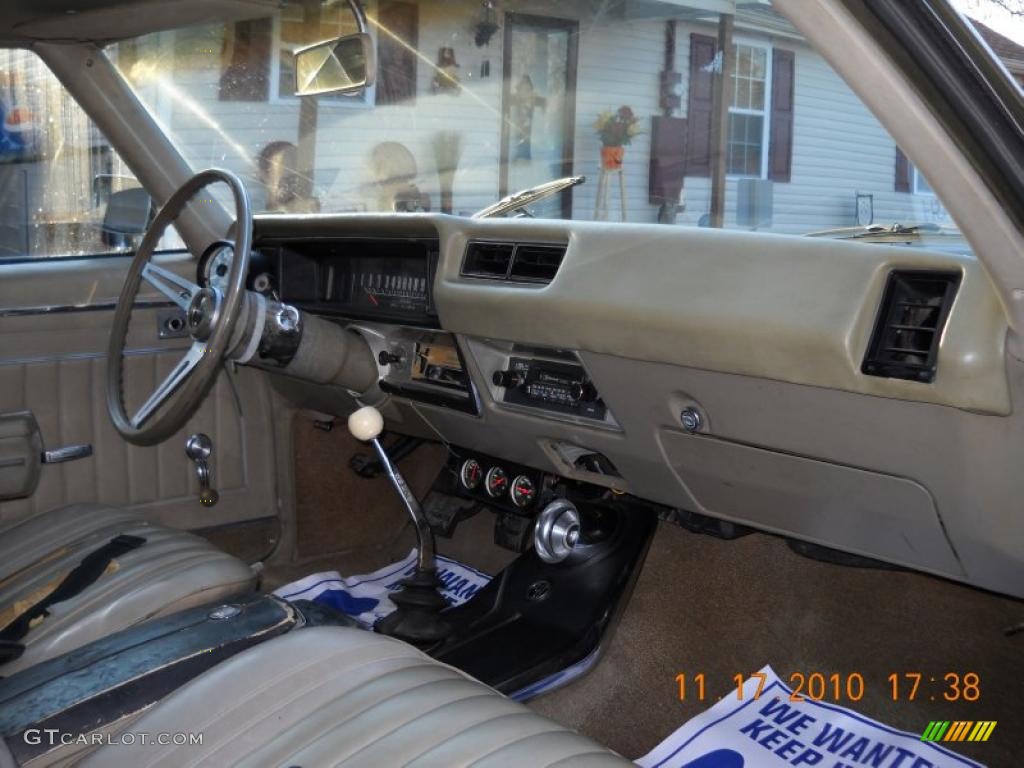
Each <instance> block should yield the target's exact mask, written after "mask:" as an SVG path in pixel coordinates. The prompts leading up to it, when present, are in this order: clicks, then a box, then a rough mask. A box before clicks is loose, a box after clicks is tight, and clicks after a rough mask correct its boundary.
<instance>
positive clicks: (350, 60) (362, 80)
mask: <svg viewBox="0 0 1024 768" xmlns="http://www.w3.org/2000/svg"><path fill="white" fill-rule="evenodd" d="M375 74H376V73H375V71H374V62H373V41H372V39H371V38H370V36H369V35H367V34H366V33H363V32H360V33H359V34H355V35H346V36H345V37H339V38H336V39H334V40H328V41H326V42H323V43H317V44H316V45H311V46H309V47H308V48H302V49H300V50H298V51H296V52H295V95H296V96H315V95H317V94H321V93H356V92H358V91H361V90H363V89H364V88H366V87H367V86H369V85H372V84H373V79H374V76H375Z"/></svg>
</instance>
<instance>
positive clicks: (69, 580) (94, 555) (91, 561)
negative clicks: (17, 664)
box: [0, 533, 146, 664]
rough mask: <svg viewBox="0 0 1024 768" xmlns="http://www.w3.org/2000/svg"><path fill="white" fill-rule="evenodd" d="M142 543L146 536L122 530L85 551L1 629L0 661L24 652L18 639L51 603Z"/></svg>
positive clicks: (80, 588)
mask: <svg viewBox="0 0 1024 768" xmlns="http://www.w3.org/2000/svg"><path fill="white" fill-rule="evenodd" d="M145 543H146V540H145V539H144V538H142V537H141V536H131V535H129V534H125V533H122V534H120V535H119V536H115V537H114V538H112V539H111V540H110V541H108V542H107V543H106V544H104V545H103V546H102V547H100V548H99V549H97V550H94V551H93V552H90V553H89V554H88V555H86V556H85V557H84V558H83V559H82V562H80V563H79V564H78V565H76V566H75V567H74V568H73V569H72V570H71V571H70V572H69V573H68V575H67V576H65V577H64V578H63V579H62V580H61V582H60V584H58V585H57V586H56V587H54V589H53V591H52V592H50V594H48V595H47V596H46V597H44V598H43V599H42V600H40V601H39V602H38V603H36V604H35V605H33V606H32V607H31V608H29V609H28V610H26V611H25V612H24V613H22V614H21V615H20V616H18V618H16V619H14V621H12V622H11V623H10V624H8V625H7V626H6V627H4V628H3V629H2V630H0V664H4V663H6V662H8V661H14V660H15V659H16V658H18V657H19V656H21V654H22V653H24V651H25V646H24V645H22V644H21V642H19V641H20V640H21V639H22V638H23V637H25V635H27V634H28V631H29V630H30V629H31V628H32V622H33V621H35V620H36V619H38V618H40V617H42V616H48V615H49V613H50V612H49V608H50V606H52V605H54V604H56V603H60V602H63V601H64V600H69V599H71V598H72V597H75V596H76V595H78V594H81V593H82V592H83V591H84V590H85V589H86V588H87V587H89V586H90V585H92V584H94V583H95V582H96V580H97V579H99V577H100V576H102V575H103V572H104V571H106V570H107V566H109V565H110V561H111V560H115V559H117V558H118V557H120V556H121V555H123V554H125V553H126V552H131V551H132V550H133V549H138V548H139V547H141V546H142V545H143V544H145Z"/></svg>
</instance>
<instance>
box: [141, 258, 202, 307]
mask: <svg viewBox="0 0 1024 768" xmlns="http://www.w3.org/2000/svg"><path fill="white" fill-rule="evenodd" d="M142 279H143V280H145V281H146V282H147V283H149V284H150V285H152V286H153V287H154V288H156V289H157V290H158V291H160V293H162V294H163V295H164V296H166V297H167V298H168V299H170V300H171V301H173V302H174V303H175V304H177V305H178V306H179V307H181V308H182V309H184V310H187V309H188V306H189V304H190V303H191V302H192V297H193V296H195V295H196V294H197V293H199V286H198V285H195V284H194V283H190V282H189V281H188V280H186V279H185V278H183V277H179V276H178V275H176V274H174V273H173V272H171V271H170V270H169V269H164V268H163V267H158V266H157V265H156V264H154V263H153V262H149V263H148V264H146V266H144V267H143V268H142Z"/></svg>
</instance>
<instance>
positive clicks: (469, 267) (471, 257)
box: [462, 242, 516, 280]
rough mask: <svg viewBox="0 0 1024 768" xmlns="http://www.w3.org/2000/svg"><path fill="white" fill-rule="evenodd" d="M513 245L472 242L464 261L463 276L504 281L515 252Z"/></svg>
mask: <svg viewBox="0 0 1024 768" xmlns="http://www.w3.org/2000/svg"><path fill="white" fill-rule="evenodd" d="M515 248H516V247H515V245H513V244H512V243H481V242H472V243H470V244H469V246H468V247H467V248H466V258H465V259H463V261H462V274H464V275H471V276H473V277H491V278H497V279H499V280H504V279H505V278H506V277H508V268H509V265H510V264H511V263H512V253H513V252H514V251H515Z"/></svg>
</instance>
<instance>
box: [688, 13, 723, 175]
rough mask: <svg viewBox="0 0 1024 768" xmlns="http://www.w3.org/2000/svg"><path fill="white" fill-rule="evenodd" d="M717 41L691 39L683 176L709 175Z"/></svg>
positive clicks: (705, 36)
mask: <svg viewBox="0 0 1024 768" xmlns="http://www.w3.org/2000/svg"><path fill="white" fill-rule="evenodd" d="M717 48H718V40H716V39H715V38H713V37H709V36H707V35H698V34H696V33H693V34H691V35H690V86H689V95H688V97H687V102H686V126H687V139H686V175H687V176H710V175H711V122H712V120H711V119H712V114H713V109H712V103H713V100H714V99H713V94H714V83H715V73H714V72H713V71H712V62H714V60H715V53H716V50H717Z"/></svg>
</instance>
